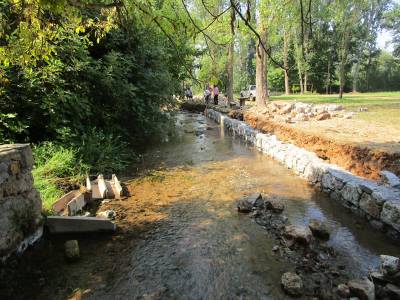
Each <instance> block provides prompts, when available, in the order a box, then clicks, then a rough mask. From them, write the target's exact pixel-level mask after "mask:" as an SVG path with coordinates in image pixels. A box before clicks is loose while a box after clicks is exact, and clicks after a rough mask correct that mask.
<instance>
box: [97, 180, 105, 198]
mask: <svg viewBox="0 0 400 300" xmlns="http://www.w3.org/2000/svg"><path fill="white" fill-rule="evenodd" d="M97 185H98V187H99V192H100V195H101V197H102V198H103V199H106V198H107V192H108V190H107V185H106V182H105V180H104V177H103V175H102V174H100V175H99V176H98V177H97Z"/></svg>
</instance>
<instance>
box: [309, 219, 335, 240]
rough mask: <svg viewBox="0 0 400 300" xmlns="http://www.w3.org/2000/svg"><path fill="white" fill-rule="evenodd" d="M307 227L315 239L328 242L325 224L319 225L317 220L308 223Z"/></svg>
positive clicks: (319, 222)
mask: <svg viewBox="0 0 400 300" xmlns="http://www.w3.org/2000/svg"><path fill="white" fill-rule="evenodd" d="M308 227H309V228H310V230H311V232H312V234H313V235H314V236H315V237H318V238H321V239H324V240H328V239H329V235H330V234H329V230H328V228H327V227H326V225H325V224H323V223H321V221H319V220H315V219H313V220H311V221H310V223H309V224H308Z"/></svg>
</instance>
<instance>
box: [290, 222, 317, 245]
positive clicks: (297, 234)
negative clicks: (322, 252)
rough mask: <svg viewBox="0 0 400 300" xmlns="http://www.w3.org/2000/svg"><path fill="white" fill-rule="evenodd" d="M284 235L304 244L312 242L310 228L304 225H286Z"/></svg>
mask: <svg viewBox="0 0 400 300" xmlns="http://www.w3.org/2000/svg"><path fill="white" fill-rule="evenodd" d="M284 235H285V237H287V238H289V239H291V240H294V241H296V242H298V243H300V244H303V245H308V244H310V242H311V240H312V233H311V231H310V229H308V228H306V227H302V226H296V225H288V226H286V227H285V231H284Z"/></svg>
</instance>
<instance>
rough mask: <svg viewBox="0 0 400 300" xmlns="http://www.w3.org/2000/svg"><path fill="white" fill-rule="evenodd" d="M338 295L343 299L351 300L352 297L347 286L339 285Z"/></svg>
mask: <svg viewBox="0 0 400 300" xmlns="http://www.w3.org/2000/svg"><path fill="white" fill-rule="evenodd" d="M336 293H337V294H338V295H339V296H340V297H342V298H349V297H350V289H349V287H348V286H347V284H344V283H342V284H339V285H338V286H337V290H336Z"/></svg>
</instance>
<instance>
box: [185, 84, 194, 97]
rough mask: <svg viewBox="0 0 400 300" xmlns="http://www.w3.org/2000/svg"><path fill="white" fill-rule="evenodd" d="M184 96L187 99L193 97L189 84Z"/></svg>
mask: <svg viewBox="0 0 400 300" xmlns="http://www.w3.org/2000/svg"><path fill="white" fill-rule="evenodd" d="M185 96H186V99H187V100H192V98H193V92H192V89H191V88H190V87H189V86H188V87H186V91H185Z"/></svg>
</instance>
